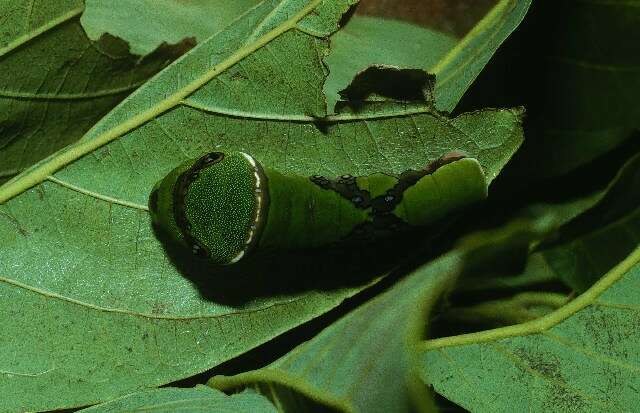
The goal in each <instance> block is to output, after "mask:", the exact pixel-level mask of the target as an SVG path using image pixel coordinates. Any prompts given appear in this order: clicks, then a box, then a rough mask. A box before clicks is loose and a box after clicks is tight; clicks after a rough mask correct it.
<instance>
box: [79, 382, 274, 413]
mask: <svg viewBox="0 0 640 413" xmlns="http://www.w3.org/2000/svg"><path fill="white" fill-rule="evenodd" d="M80 411H81V412H83V413H126V412H142V411H144V412H149V413H163V412H171V413H200V412H201V413H211V412H225V413H248V412H252V413H254V412H255V413H275V412H276V411H277V410H276V408H275V407H274V406H273V405H272V404H271V403H269V401H268V400H267V399H266V398H265V397H263V396H260V395H258V394H255V393H253V392H249V391H247V392H245V393H242V394H236V395H233V396H226V395H225V394H223V393H221V392H219V391H216V390H214V389H212V388H210V387H207V386H196V387H194V388H192V389H180V388H172V387H166V388H163V389H154V390H147V391H143V392H139V393H133V394H130V395H127V396H124V397H121V398H119V399H116V400H112V401H110V402H107V403H103V404H100V405H98V406H94V407H89V408H87V409H83V410H80Z"/></svg>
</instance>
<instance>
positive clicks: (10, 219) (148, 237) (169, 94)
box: [0, 0, 522, 410]
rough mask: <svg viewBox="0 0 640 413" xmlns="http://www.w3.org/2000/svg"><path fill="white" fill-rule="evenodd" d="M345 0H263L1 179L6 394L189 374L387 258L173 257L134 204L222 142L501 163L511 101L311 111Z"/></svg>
mask: <svg viewBox="0 0 640 413" xmlns="http://www.w3.org/2000/svg"><path fill="white" fill-rule="evenodd" d="M350 5H351V1H346V0H345V1H324V2H323V1H300V0H265V1H263V2H261V3H260V4H259V5H257V6H256V7H255V8H253V9H251V10H250V11H249V12H248V13H246V14H245V15H244V16H243V17H242V18H241V19H240V20H238V21H236V22H235V23H234V24H233V25H230V26H229V27H228V28H227V29H225V30H223V31H221V32H219V33H217V34H216V35H214V36H212V37H210V38H209V39H207V40H206V41H204V42H202V43H200V44H199V45H198V46H196V47H195V48H194V49H192V50H191V51H190V52H189V53H188V54H186V55H185V56H183V57H182V58H181V59H179V60H177V61H176V62H174V63H173V64H172V65H171V66H169V67H168V68H167V69H165V70H164V71H162V72H161V73H160V74H158V75H157V76H156V77H155V78H153V79H152V80H151V81H149V82H148V83H147V84H145V85H144V86H143V87H142V88H140V89H138V90H137V91H136V92H135V93H134V94H132V95H131V96H130V97H128V98H127V99H126V100H125V101H124V102H123V103H122V104H120V105H119V106H118V107H117V108H115V109H114V110H113V111H112V112H111V113H110V114H109V115H107V116H106V117H105V118H103V119H102V120H101V121H100V122H99V123H98V124H97V125H95V127H93V128H92V129H91V130H90V131H89V132H88V133H87V134H86V135H85V136H84V137H83V138H82V139H81V140H80V141H79V142H77V143H76V144H73V145H71V146H69V147H67V148H65V149H63V150H62V151H60V152H58V153H56V154H55V155H53V156H51V157H49V158H48V159H45V160H44V161H42V162H40V163H39V164H37V165H36V166H34V167H33V168H31V169H29V170H28V171H26V172H24V173H23V174H21V175H20V176H19V177H16V178H15V179H13V180H12V181H11V182H9V183H7V184H6V185H5V186H3V187H1V188H0V201H1V202H5V203H4V204H3V205H1V206H0V243H1V245H2V249H1V250H0V276H1V277H2V278H1V279H0V280H1V284H0V289H1V290H2V296H3V300H2V304H0V306H1V307H0V308H1V310H0V311H1V312H2V313H3V314H4V315H5V316H3V330H2V333H0V345H2V347H3V348H4V349H6V351H4V352H2V353H0V364H2V365H3V366H4V368H3V371H4V374H3V375H1V376H0V392H1V393H2V394H10V395H11V397H9V398H7V399H5V401H4V402H5V405H6V406H7V408H8V409H14V410H16V409H26V410H39V409H53V408H62V407H70V406H77V405H82V404H87V403H91V402H98V401H101V400H106V399H109V398H112V397H115V396H118V395H121V394H124V393H128V392H131V391H134V390H136V389H142V388H145V387H152V386H157V385H160V384H164V383H167V382H170V381H173V380H177V379H180V378H184V377H187V376H191V375H193V374H195V373H197V372H201V371H204V370H206V369H208V368H210V367H212V366H214V365H216V364H218V363H220V362H222V361H225V360H228V359H230V358H232V357H234V356H237V355H239V354H241V353H243V352H246V351H247V350H249V349H251V348H253V347H255V346H257V345H259V344H260V343H263V342H265V341H267V340H270V339H271V338H273V337H275V336H277V335H279V334H281V333H283V332H285V331H287V330H289V329H291V328H293V327H295V326H297V325H299V324H301V323H303V322H305V321H307V320H309V319H312V318H313V317H316V316H318V315H319V314H322V313H323V312H326V311H327V310H329V309H331V308H333V307H335V306H336V305H338V304H339V303H340V302H342V300H344V299H345V298H346V297H349V296H351V295H353V294H355V293H357V292H358V291H360V290H361V289H362V288H365V287H366V286H367V285H369V284H370V283H371V282H374V281H375V277H376V276H378V275H380V274H381V273H382V272H383V271H382V270H380V269H377V270H375V269H374V270H371V271H369V272H367V273H365V274H364V275H365V277H364V278H360V279H357V277H355V274H353V272H352V271H351V270H350V269H349V267H348V266H346V265H344V263H342V262H341V261H339V262H338V264H339V265H337V266H336V264H334V263H333V262H331V261H330V260H326V258H325V259H324V260H315V261H314V260H304V259H302V260H300V259H298V260H295V259H293V258H294V257H288V258H287V257H276V259H275V260H273V261H272V262H271V263H269V264H268V265H265V266H264V267H260V268H257V269H256V268H253V269H243V268H240V269H239V270H232V269H230V270H228V271H222V270H220V269H215V268H211V269H202V268H195V269H193V268H188V265H187V266H186V267H185V266H184V265H182V264H183V263H181V262H180V261H179V260H176V259H175V257H173V256H172V255H171V254H170V251H165V250H164V249H163V246H162V244H161V242H160V241H159V240H158V239H157V238H156V236H155V234H154V232H153V230H152V228H151V225H150V220H149V216H148V213H147V210H146V201H147V197H148V193H149V191H150V190H151V188H152V186H153V184H154V183H155V182H156V181H157V180H158V179H160V178H161V177H162V176H163V175H164V174H165V173H167V172H168V171H169V170H170V169H172V168H173V167H174V166H175V165H176V164H178V163H180V162H182V161H183V160H185V159H187V158H189V157H193V156H197V155H199V154H201V153H202V152H205V151H208V150H212V149H214V148H218V147H224V148H226V149H242V150H244V151H247V152H250V153H252V154H254V155H255V156H256V157H257V158H258V159H259V160H260V161H262V162H263V163H264V164H266V165H268V166H270V167H274V168H278V169H280V170H283V171H287V172H294V173H301V174H307V175H311V174H314V173H321V174H324V175H339V174H342V173H351V174H354V175H359V174H368V173H371V172H379V171H388V172H400V171H403V170H405V169H407V168H415V167H419V166H423V165H424V164H425V163H427V162H428V161H429V160H431V159H434V158H436V157H438V156H440V155H442V154H443V153H446V152H448V151H450V150H452V149H461V150H465V151H467V152H468V153H469V154H470V155H472V156H474V157H476V158H478V159H479V160H480V162H481V163H482V165H483V167H484V168H485V169H486V172H487V175H488V177H489V180H491V179H493V178H494V177H495V176H496V175H497V173H498V172H499V171H500V169H501V168H502V166H503V165H504V164H505V163H506V162H507V160H508V159H509V158H510V157H511V155H512V154H513V152H514V151H515V150H516V149H517V147H518V145H519V144H520V142H521V140H522V131H521V125H520V117H521V111H520V110H502V111H498V110H491V111H486V112H474V113H470V114H463V115H461V116H459V117H457V118H455V119H448V118H445V117H443V116H441V115H440V114H437V113H431V112H430V105H429V104H428V103H414V104H404V103H379V104H375V105H371V106H367V107H365V108H362V109H361V110H360V111H357V112H353V111H345V112H341V113H339V114H337V115H335V116H333V117H330V118H323V119H322V120H319V119H318V118H322V117H323V116H324V115H325V114H326V105H325V100H324V95H323V93H322V89H323V83H324V80H325V77H326V72H325V70H326V69H325V66H324V65H323V62H322V61H321V60H320V58H321V57H322V56H324V54H325V52H326V50H327V47H328V39H327V38H328V36H329V35H330V34H331V33H332V32H333V31H334V30H336V29H337V23H338V21H339V19H340V17H341V16H342V13H344V12H345V11H346V10H347V9H348V8H349V6H350ZM56 171H57V172H56ZM54 173H55V175H52V174H54ZM29 188H31V189H29ZM168 252H169V254H168ZM289 258H291V259H289ZM363 262H364V261H363ZM187 264H188V263H187ZM319 264H322V265H319ZM331 265H333V267H331ZM343 265H344V266H343ZM192 270H193V271H195V272H197V274H193V273H192ZM185 275H188V276H190V278H187V277H185ZM282 277H285V278H286V277H288V278H286V280H287V281H286V282H284V281H282V280H280V278H282ZM325 279H328V280H329V281H331V282H332V284H331V283H329V285H328V286H325V285H324V283H323V282H321V281H324V280H325ZM115 332H117V333H115Z"/></svg>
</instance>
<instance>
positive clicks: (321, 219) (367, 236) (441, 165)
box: [149, 151, 487, 265]
mask: <svg viewBox="0 0 640 413" xmlns="http://www.w3.org/2000/svg"><path fill="white" fill-rule="evenodd" d="M486 196H487V183H486V178H485V175H484V172H483V169H482V167H481V166H480V164H479V163H478V161H477V160H476V159H474V158H469V157H466V156H465V155H464V154H462V153H459V152H452V153H449V154H447V155H444V156H443V157H441V158H439V159H437V160H436V161H434V162H432V163H430V164H429V165H428V166H426V167H425V168H423V169H419V170H408V171H405V172H403V173H401V174H400V175H389V174H384V173H374V174H371V175H367V176H357V177H356V176H351V175H342V176H339V177H338V178H336V179H329V178H326V177H324V176H320V175H314V176H311V177H307V176H300V175H293V174H285V173H282V172H279V171H277V170H275V169H271V168H265V167H263V166H262V165H261V164H260V163H259V162H258V161H257V160H256V159H254V158H253V157H252V156H251V155H249V154H246V153H243V152H231V151H229V152H211V153H208V154H206V155H204V156H202V157H200V158H198V159H193V160H189V161H187V162H185V163H183V164H182V165H180V166H178V167H177V168H175V169H174V170H173V171H171V172H170V173H169V174H168V175H167V176H166V177H164V179H162V180H161V181H160V182H158V183H157V184H156V186H155V188H154V189H153V191H152V192H151V195H150V197H149V210H150V212H151V216H152V220H153V222H154V224H155V225H157V226H159V227H160V229H161V230H163V231H164V232H165V233H167V234H168V235H169V237H170V238H171V239H172V240H173V241H175V242H177V243H178V244H181V245H182V246H184V247H186V248H189V249H190V250H191V251H192V252H193V253H194V254H195V255H198V256H201V257H206V258H208V259H210V260H211V261H212V262H214V263H216V264H221V265H226V264H233V263H236V262H238V261H240V260H241V259H243V258H245V257H246V256H248V255H249V254H251V253H252V252H253V251H255V250H256V249H291V248H316V247H321V246H325V245H329V244H335V243H351V244H353V243H355V244H357V243H366V242H372V241H375V240H377V239H380V238H384V237H388V236H391V235H394V234H396V235H397V234H399V233H402V232H403V231H407V230H409V229H411V228H415V227H420V226H425V225H429V224H432V223H434V222H435V221H437V220H439V219H441V218H443V217H445V216H446V215H447V214H449V213H450V212H453V211H457V210H460V209H461V208H464V207H466V206H469V205H471V204H473V203H476V202H478V201H481V200H482V199H484V198H486Z"/></svg>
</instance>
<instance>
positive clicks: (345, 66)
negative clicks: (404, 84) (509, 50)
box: [325, 15, 457, 111]
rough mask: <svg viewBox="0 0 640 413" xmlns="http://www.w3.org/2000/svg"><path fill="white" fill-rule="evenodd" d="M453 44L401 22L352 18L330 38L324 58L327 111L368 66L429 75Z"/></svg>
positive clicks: (450, 40) (439, 36)
mask: <svg viewBox="0 0 640 413" xmlns="http://www.w3.org/2000/svg"><path fill="white" fill-rule="evenodd" d="M407 39H411V41H410V42H407ZM456 43H457V41H456V39H454V38H452V37H451V36H449V35H446V34H444V33H439V32H437V31H434V30H429V29H426V28H422V27H419V26H414V25H412V24H408V23H405V22H401V21H397V20H389V19H382V18H375V17H365V16H358V15H354V16H353V17H352V18H351V19H350V20H349V21H348V22H347V24H346V25H345V26H344V27H343V28H342V29H341V30H339V31H338V32H336V33H335V34H334V35H333V36H331V52H330V53H329V55H328V56H327V58H326V59H325V62H326V64H327V67H328V68H329V76H328V77H327V81H326V83H325V93H326V94H327V100H328V102H327V104H328V107H329V110H330V111H331V110H333V108H334V106H335V103H336V102H337V101H338V100H339V99H340V97H339V96H338V92H340V91H341V90H343V89H346V88H347V86H349V84H350V83H351V81H352V80H353V78H354V76H355V75H356V74H357V73H359V72H362V71H363V70H365V69H367V68H368V67H369V66H372V65H388V66H397V67H400V68H425V70H426V71H427V72H429V69H430V68H432V67H433V66H435V65H436V64H437V63H438V62H439V61H440V59H442V57H443V56H445V55H446V53H447V52H448V51H449V50H451V49H452V48H453V47H454V46H455V44H456ZM427 51H428V52H427Z"/></svg>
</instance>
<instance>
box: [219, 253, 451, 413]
mask: <svg viewBox="0 0 640 413" xmlns="http://www.w3.org/2000/svg"><path fill="white" fill-rule="evenodd" d="M461 263H462V259H461V254H459V253H452V254H449V255H447V256H446V257H443V258H441V259H438V260H436V261H435V262H433V263H431V264H429V265H427V266H425V267H423V268H421V269H419V270H417V271H416V272H415V273H413V274H412V275H411V276H409V277H407V278H406V279H405V280H402V281H400V282H399V283H398V284H396V285H395V286H394V287H393V288H392V289H391V290H389V291H388V292H385V293H384V294H381V295H380V296H378V297H376V298H375V299H373V300H371V301H369V302H367V303H365V304H364V305H362V306H360V307H359V308H357V309H356V310H354V311H352V312H351V313H349V314H348V315H347V316H345V317H344V318H342V319H341V320H339V321H337V322H335V323H333V324H332V325H331V326H329V327H328V328H326V329H325V330H324V331H322V332H321V333H320V334H319V335H318V336H316V337H314V338H313V339H312V340H310V341H308V342H306V343H304V344H302V345H300V346H299V347H297V348H295V349H294V350H293V351H291V352H289V353H288V354H287V355H285V356H284V357H282V358H281V359H279V360H277V361H275V362H274V363H273V364H271V365H269V366H267V367H265V368H263V369H260V370H256V371H251V372H247V373H241V374H239V375H237V376H232V377H224V376H216V377H214V378H213V379H211V380H210V381H209V385H211V386H214V387H217V388H220V389H223V390H225V391H233V390H237V389H242V388H245V387H249V388H255V389H257V390H258V391H260V392H261V393H263V394H264V395H265V396H267V397H269V398H270V399H271V400H272V401H273V402H274V403H275V404H276V405H278V406H282V408H283V410H284V411H300V410H301V409H300V406H305V405H308V404H310V405H316V407H315V408H317V406H318V405H321V406H323V407H325V408H332V409H336V410H337V411H341V412H407V411H412V410H413V409H415V408H420V409H425V408H426V407H427V406H429V405H430V404H431V403H432V401H431V400H430V398H429V397H430V395H429V394H428V392H427V389H426V388H424V387H423V386H421V385H419V384H418V380H417V377H416V376H414V374H415V373H416V372H415V371H414V369H413V363H414V361H415V360H413V350H414V349H413V346H414V345H415V344H416V343H417V342H418V340H420V339H421V337H422V333H423V328H424V326H425V324H426V323H425V317H426V316H427V313H428V312H429V311H430V310H431V307H432V306H433V304H434V303H435V302H436V300H437V299H438V298H439V296H440V295H441V293H442V291H443V290H444V289H445V287H446V286H447V285H450V284H451V283H452V281H454V280H455V278H456V277H457V276H458V274H459V272H460V269H461ZM305 410H310V411H313V410H314V409H313V408H311V407H309V408H308V409H305Z"/></svg>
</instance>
